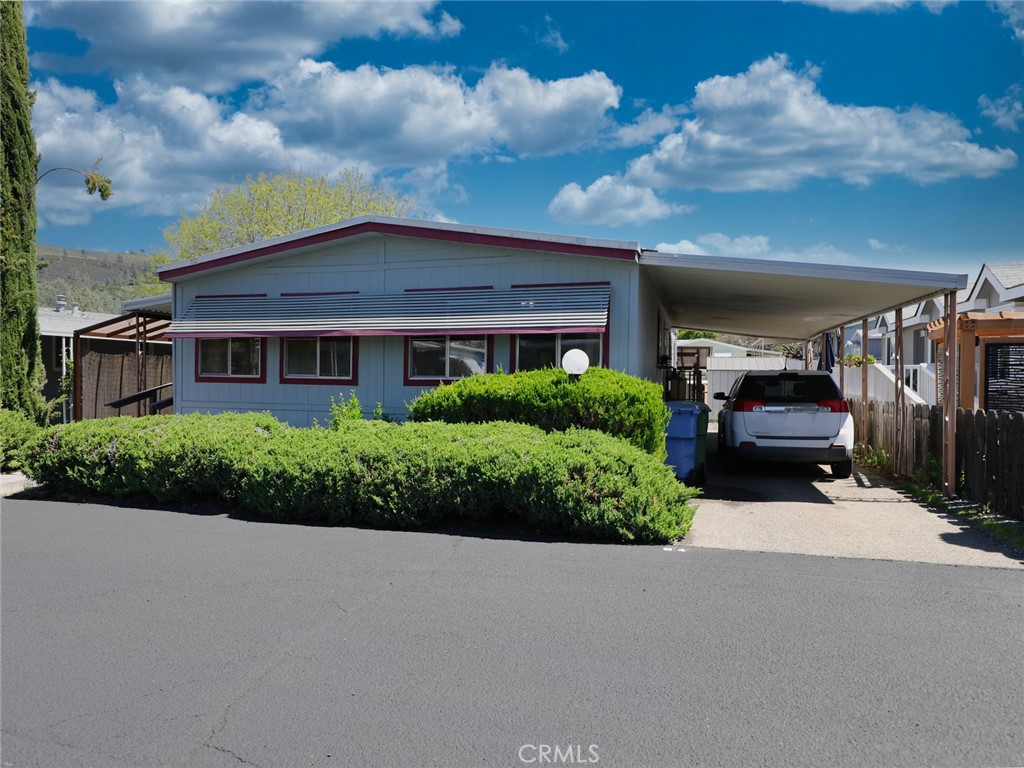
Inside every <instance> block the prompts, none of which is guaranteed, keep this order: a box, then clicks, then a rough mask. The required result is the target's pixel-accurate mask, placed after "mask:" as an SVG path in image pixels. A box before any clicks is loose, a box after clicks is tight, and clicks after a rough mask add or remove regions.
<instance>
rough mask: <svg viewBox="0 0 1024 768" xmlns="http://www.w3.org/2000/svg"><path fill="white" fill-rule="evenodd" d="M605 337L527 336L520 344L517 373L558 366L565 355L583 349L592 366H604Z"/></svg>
mask: <svg viewBox="0 0 1024 768" xmlns="http://www.w3.org/2000/svg"><path fill="white" fill-rule="evenodd" d="M603 336H604V334H601V333H537V334H529V335H526V334H524V335H522V336H519V338H518V341H517V343H516V370H519V371H533V370H537V369H538V368H551V367H558V366H560V365H561V364H562V355H564V354H565V353H566V352H568V351H569V350H570V349H582V350H583V351H584V352H586V353H587V357H589V358H590V364H591V365H592V366H594V367H600V366H601V365H603V364H604V361H603V360H602V359H601V358H602V356H601V350H602V348H603V346H604V344H603V341H604V339H603Z"/></svg>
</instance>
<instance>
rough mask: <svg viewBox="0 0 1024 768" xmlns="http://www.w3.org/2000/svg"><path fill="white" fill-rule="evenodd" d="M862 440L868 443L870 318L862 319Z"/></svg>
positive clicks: (865, 443)
mask: <svg viewBox="0 0 1024 768" xmlns="http://www.w3.org/2000/svg"><path fill="white" fill-rule="evenodd" d="M860 403H861V409H860V441H861V442H862V443H864V445H865V447H867V445H868V319H867V318H866V317H865V318H864V319H863V320H861V321H860Z"/></svg>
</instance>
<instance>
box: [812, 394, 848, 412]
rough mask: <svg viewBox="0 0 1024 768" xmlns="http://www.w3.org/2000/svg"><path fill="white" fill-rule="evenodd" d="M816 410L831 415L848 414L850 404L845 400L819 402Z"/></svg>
mask: <svg viewBox="0 0 1024 768" xmlns="http://www.w3.org/2000/svg"><path fill="white" fill-rule="evenodd" d="M818 408H819V409H820V410H822V411H824V410H829V411H831V412H832V413H849V412H850V404H849V403H848V402H847V401H846V399H845V398H843V399H839V400H819V401H818Z"/></svg>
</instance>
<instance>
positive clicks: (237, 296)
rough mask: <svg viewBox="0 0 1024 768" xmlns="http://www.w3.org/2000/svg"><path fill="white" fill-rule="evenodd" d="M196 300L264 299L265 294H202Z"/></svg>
mask: <svg viewBox="0 0 1024 768" xmlns="http://www.w3.org/2000/svg"><path fill="white" fill-rule="evenodd" d="M196 298H197V299H265V298H267V294H265V293H203V294H200V295H199V296H196Z"/></svg>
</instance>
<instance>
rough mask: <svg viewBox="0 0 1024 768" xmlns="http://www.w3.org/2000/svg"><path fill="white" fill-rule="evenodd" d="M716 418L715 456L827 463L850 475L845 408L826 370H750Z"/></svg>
mask: <svg viewBox="0 0 1024 768" xmlns="http://www.w3.org/2000/svg"><path fill="white" fill-rule="evenodd" d="M715 400H724V401H725V404H724V405H723V406H722V412H721V414H720V415H719V417H718V452H719V455H721V456H722V458H723V459H725V460H726V461H732V460H734V459H735V458H737V457H739V458H746V459H764V460H768V461H790V462H807V463H809V464H829V465H831V467H832V474H833V476H835V477H838V478H845V477H849V476H850V474H851V473H852V472H853V417H852V416H851V415H850V405H849V403H848V402H847V401H846V398H845V397H843V393H842V392H840V391H839V387H838V386H837V385H836V382H835V380H834V379H833V378H832V376H831V374H829V373H827V372H825V371H749V372H747V373H744V374H743V375H742V376H740V377H739V378H738V379H737V380H736V383H735V384H733V387H732V390H730V392H729V394H728V395H726V394H725V393H724V392H716V393H715Z"/></svg>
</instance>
